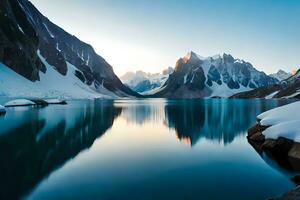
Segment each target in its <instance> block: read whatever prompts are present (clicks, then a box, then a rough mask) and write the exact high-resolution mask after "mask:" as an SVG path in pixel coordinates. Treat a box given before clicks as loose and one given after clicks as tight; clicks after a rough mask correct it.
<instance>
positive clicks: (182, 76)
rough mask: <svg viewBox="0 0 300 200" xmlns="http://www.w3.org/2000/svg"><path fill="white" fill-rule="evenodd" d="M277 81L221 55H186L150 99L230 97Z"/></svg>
mask: <svg viewBox="0 0 300 200" xmlns="http://www.w3.org/2000/svg"><path fill="white" fill-rule="evenodd" d="M277 82H278V80H277V79H275V78H272V77H269V76H267V75H266V74H265V73H263V72H259V71H257V70H256V69H255V68H254V67H253V66H252V65H251V64H250V63H248V62H245V61H243V60H240V59H234V58H233V57H232V56H231V55H228V54H223V55H222V56H220V55H217V56H214V57H208V58H203V57H201V56H199V55H197V54H196V53H194V52H189V53H188V54H187V55H186V56H185V57H183V58H180V59H179V60H178V61H177V63H176V68H175V72H174V73H172V74H171V75H170V76H169V79H168V80H167V81H166V83H165V84H164V85H163V86H162V87H161V88H160V89H159V91H158V92H157V93H155V94H154V95H152V97H165V98H202V97H230V96H231V95H233V94H236V93H239V92H243V91H248V90H252V89H255V88H258V87H262V86H266V85H273V84H275V83H277Z"/></svg>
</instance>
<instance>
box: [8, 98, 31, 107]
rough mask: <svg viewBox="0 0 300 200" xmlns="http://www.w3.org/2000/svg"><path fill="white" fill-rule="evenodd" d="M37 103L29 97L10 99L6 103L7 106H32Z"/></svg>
mask: <svg viewBox="0 0 300 200" xmlns="http://www.w3.org/2000/svg"><path fill="white" fill-rule="evenodd" d="M30 105H32V106H33V105H36V104H35V103H34V102H32V101H30V100H27V99H16V100H12V101H9V102H7V103H6V104H5V107H13V106H30Z"/></svg>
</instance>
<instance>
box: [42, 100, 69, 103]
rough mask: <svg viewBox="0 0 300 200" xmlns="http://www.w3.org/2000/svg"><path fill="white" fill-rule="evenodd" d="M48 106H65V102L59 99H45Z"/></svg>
mask: <svg viewBox="0 0 300 200" xmlns="http://www.w3.org/2000/svg"><path fill="white" fill-rule="evenodd" d="M45 101H46V102H47V103H48V104H66V101H65V100H61V99H45Z"/></svg>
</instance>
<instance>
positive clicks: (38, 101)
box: [28, 99, 48, 106]
mask: <svg viewBox="0 0 300 200" xmlns="http://www.w3.org/2000/svg"><path fill="white" fill-rule="evenodd" d="M28 100H30V101H32V102H34V103H35V104H36V105H37V106H48V102H47V101H45V100H43V99H28Z"/></svg>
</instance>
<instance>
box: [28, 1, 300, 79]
mask: <svg viewBox="0 0 300 200" xmlns="http://www.w3.org/2000/svg"><path fill="white" fill-rule="evenodd" d="M31 2H32V3H33V4H34V5H35V6H36V7H37V8H38V9H39V10H40V11H41V12H42V13H43V14H44V15H45V16H47V17H48V18H49V19H50V20H51V21H52V22H54V23H55V24H57V25H59V26H60V27H62V28H63V29H65V30H66V31H68V32H69V33H71V34H73V35H75V36H77V37H78V38H79V39H81V40H83V41H85V42H87V43H89V44H91V45H92V46H93V47H94V49H95V51H96V52H97V53H98V54H99V55H101V56H102V57H103V58H104V59H105V60H106V61H108V62H109V63H110V64H111V65H112V66H113V68H114V71H115V72H116V74H117V75H119V76H120V75H123V74H124V73H125V72H127V71H137V70H143V71H145V72H152V73H155V72H161V71H162V70H163V69H165V68H167V67H169V66H171V67H174V66H175V63H176V61H177V59H179V58H180V57H183V56H184V55H185V54H187V53H188V52H189V51H194V52H196V53H197V54H199V55H201V56H213V55H216V54H223V53H230V54H231V55H233V57H235V58H240V59H243V60H245V61H248V62H251V63H252V64H253V65H254V66H255V67H256V68H257V69H258V70H260V71H265V72H266V73H273V72H276V71H278V69H284V70H286V71H292V70H293V69H296V68H300V1H298V0H251V1H249V0H189V1H188V0H63V1H62V0H31Z"/></svg>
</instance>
